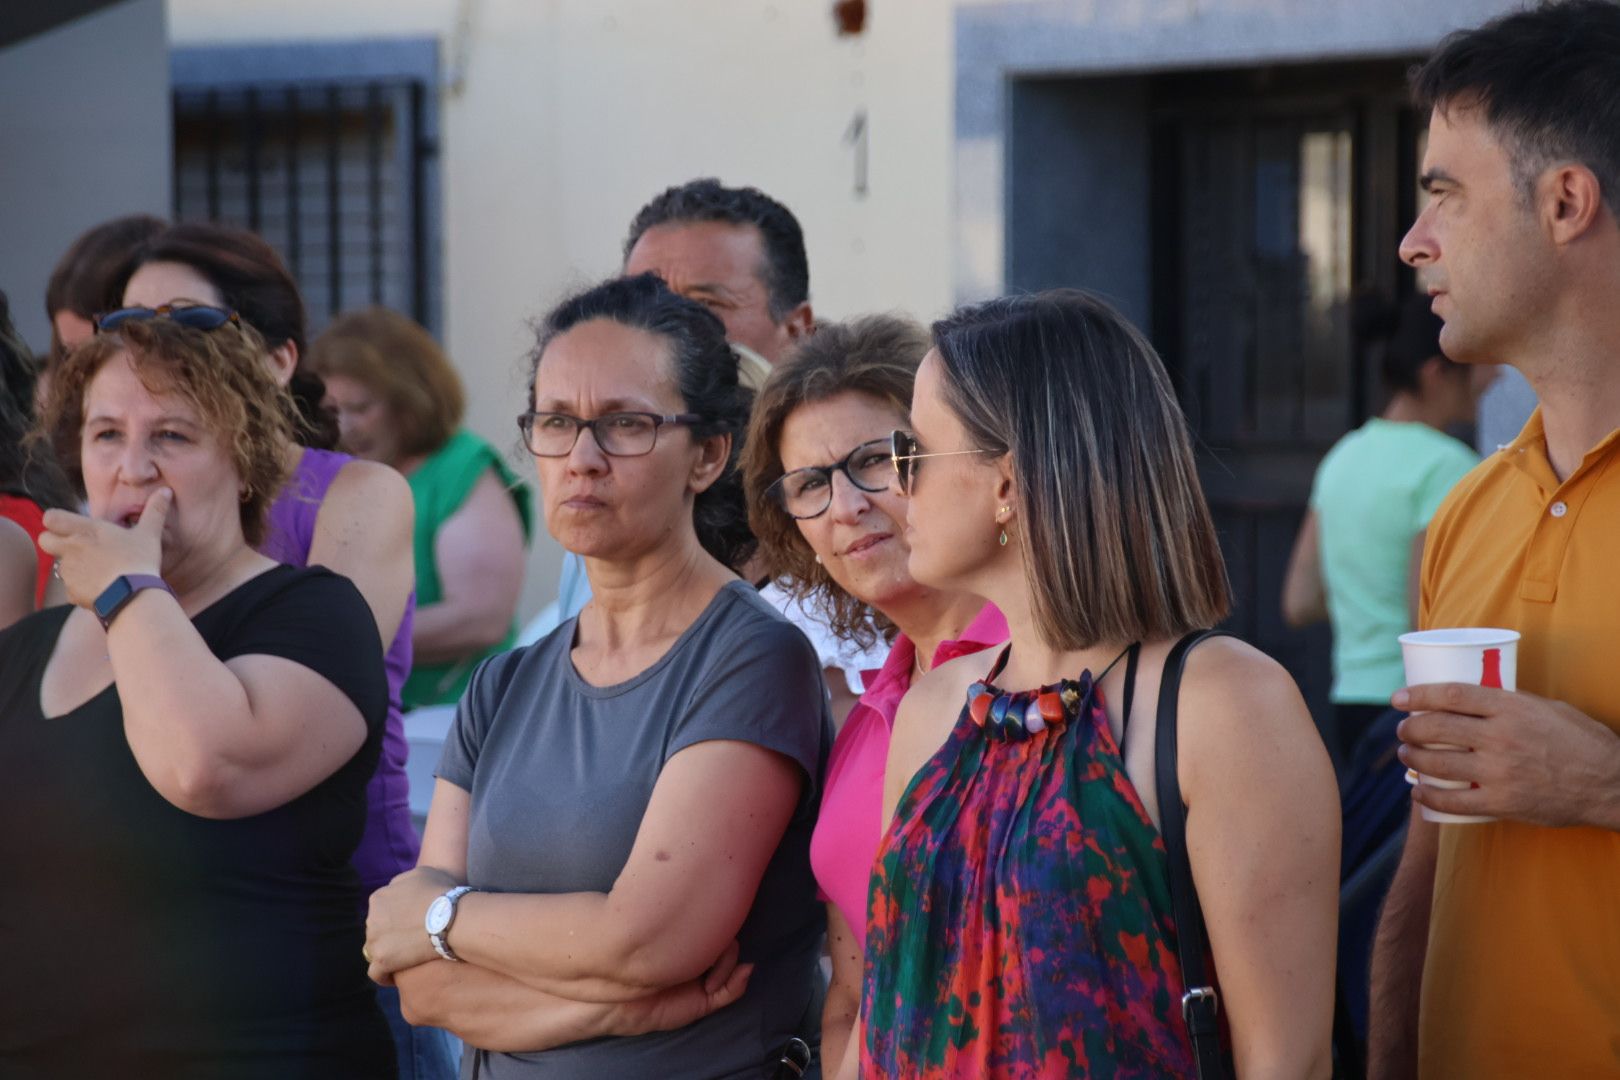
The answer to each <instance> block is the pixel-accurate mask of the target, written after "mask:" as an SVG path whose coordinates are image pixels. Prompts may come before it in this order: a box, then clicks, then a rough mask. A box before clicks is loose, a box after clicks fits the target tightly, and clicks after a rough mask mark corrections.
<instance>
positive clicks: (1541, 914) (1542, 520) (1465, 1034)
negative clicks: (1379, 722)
mask: <svg viewBox="0 0 1620 1080" xmlns="http://www.w3.org/2000/svg"><path fill="white" fill-rule="evenodd" d="M1616 458H1620V430H1617V431H1614V432H1611V433H1610V434H1609V437H1608V438H1606V439H1604V440H1603V441H1602V442H1601V443H1599V444H1598V445H1597V446H1596V447H1594V448H1593V449H1592V450H1591V452H1589V453H1588V454H1587V455H1586V457H1585V459H1584V460H1582V462H1581V464H1580V467H1579V468H1578V469H1576V470H1575V472H1574V473H1573V474H1571V475H1570V477H1569V479H1567V480H1565V481H1564V482H1563V483H1559V482H1558V478H1557V476H1556V475H1555V474H1554V473H1553V469H1552V465H1551V463H1550V462H1549V461H1548V459H1547V442H1546V435H1545V432H1544V429H1543V428H1542V425H1541V411H1540V410H1539V409H1538V410H1537V411H1536V412H1535V414H1534V415H1533V416H1531V418H1530V422H1529V423H1528V424H1526V425H1525V428H1524V431H1523V432H1522V433H1520V435H1519V437H1518V439H1517V440H1515V441H1514V442H1513V444H1512V445H1510V446H1508V447H1506V448H1505V449H1503V450H1499V451H1497V452H1496V453H1495V454H1492V455H1491V456H1490V457H1489V458H1487V459H1486V460H1485V461H1484V462H1482V463H1481V464H1480V465H1479V466H1478V467H1477V468H1476V469H1474V471H1473V472H1471V473H1469V474H1468V475H1467V476H1466V477H1464V478H1463V479H1462V480H1461V481H1460V482H1459V483H1458V484H1457V486H1456V487H1455V488H1453V489H1452V492H1451V494H1450V495H1449V496H1448V497H1447V499H1446V501H1445V503H1444V504H1442V506H1441V507H1440V511H1439V513H1438V514H1437V515H1436V516H1435V518H1434V522H1433V524H1431V525H1430V527H1429V536H1428V543H1427V548H1426V550H1425V552H1424V559H1423V594H1422V613H1421V615H1420V620H1419V621H1420V624H1421V625H1422V626H1424V627H1426V628H1429V627H1451V626H1499V627H1506V628H1508V629H1512V630H1517V631H1519V633H1520V634H1522V635H1523V637H1522V639H1521V640H1520V642H1519V672H1518V686H1519V689H1520V690H1527V691H1529V692H1531V693H1534V694H1540V695H1542V696H1543V697H1549V698H1556V699H1558V700H1560V701H1565V702H1568V703H1569V704H1571V705H1573V706H1575V707H1576V708H1578V709H1580V710H1581V711H1582V712H1584V713H1586V714H1587V715H1588V716H1591V717H1593V718H1594V719H1596V720H1599V721H1601V722H1602V723H1604V724H1607V725H1608V726H1609V727H1611V728H1614V729H1615V730H1616V731H1617V732H1620V467H1617V466H1616V465H1615V460H1616ZM1418 1054H1419V1059H1420V1063H1421V1069H1420V1075H1421V1076H1422V1077H1423V1078H1424V1080H1452V1078H1455V1077H1468V1078H1470V1080H1490V1078H1495V1077H1502V1078H1504V1080H1507V1078H1513V1080H1519V1078H1522V1077H1542V1076H1546V1077H1554V1076H1556V1077H1581V1078H1583V1080H1585V1078H1591V1077H1620V833H1614V832H1609V831H1606V830H1603V829H1593V828H1571V829H1544V828H1539V827H1537V826H1534V825H1527V824H1524V823H1522V822H1516V821H1498V822H1493V823H1490V824H1486V825H1442V826H1440V853H1439V862H1438V864H1437V866H1436V868H1435V877H1434V906H1433V912H1432V914H1431V916H1430V921H1429V949H1428V956H1427V960H1426V962H1425V965H1424V970H1423V1004H1422V1012H1421V1023H1420V1034H1419V1042H1418Z"/></svg>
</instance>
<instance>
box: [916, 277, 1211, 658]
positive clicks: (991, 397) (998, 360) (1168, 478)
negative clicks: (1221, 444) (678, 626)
mask: <svg viewBox="0 0 1620 1080" xmlns="http://www.w3.org/2000/svg"><path fill="white" fill-rule="evenodd" d="M933 332H934V344H935V347H936V348H937V349H938V351H939V357H940V361H941V364H942V367H943V371H944V375H945V379H944V385H945V392H944V393H945V401H946V404H947V405H948V407H949V408H950V409H951V411H952V412H953V413H955V415H956V416H957V418H958V419H960V420H961V422H962V424H963V426H964V427H966V429H967V432H968V435H969V437H970V438H971V439H972V440H973V442H974V444H975V445H976V446H978V447H980V448H982V449H985V450H988V451H990V452H991V453H993V454H998V455H1000V454H1007V455H1010V456H1011V459H1012V465H1013V475H1014V483H1015V485H1016V498H1017V501H1018V506H1019V518H1018V524H1017V527H1016V528H1015V529H1014V530H1013V531H1014V532H1015V534H1016V536H1017V539H1018V543H1019V545H1020V546H1021V548H1022V552H1023V560H1024V572H1025V576H1026V579H1027V582H1028V586H1029V591H1030V594H1031V597H1032V600H1033V611H1034V614H1035V620H1036V626H1037V628H1038V630H1039V632H1040V635H1041V638H1042V640H1043V641H1045V642H1046V643H1047V644H1048V645H1050V646H1052V647H1053V648H1062V649H1081V648H1087V647H1090V646H1092V645H1095V644H1099V643H1102V642H1125V641H1153V640H1162V639H1166V638H1172V637H1177V636H1180V635H1181V634H1184V633H1186V632H1187V631H1189V630H1195V629H1202V628H1206V627H1210V626H1214V625H1215V624H1216V623H1218V622H1220V621H1221V620H1222V619H1223V618H1225V617H1226V615H1227V612H1228V611H1229V610H1230V607H1231V590H1230V587H1229V585H1228V583H1227V576H1226V564H1225V562H1224V560H1223V559H1222V557H1221V550H1220V544H1219V543H1218V541H1217V539H1216V535H1215V526H1214V522H1213V520H1212V519H1211V517H1210V513H1209V506H1208V504H1207V503H1206V502H1205V500H1204V492H1203V488H1202V487H1201V486H1200V485H1199V482H1198V473H1197V468H1196V466H1195V464H1194V461H1193V452H1192V444H1191V440H1190V438H1189V436H1188V432H1187V422H1186V418H1185V417H1184V416H1183V414H1182V412H1181V407H1180V405H1179V404H1178V403H1177V401H1176V396H1175V392H1174V390H1173V389H1172V388H1171V385H1170V379H1169V376H1168V375H1167V374H1166V372H1165V370H1164V365H1163V363H1161V362H1160V360H1159V357H1158V354H1157V353H1155V352H1154V350H1153V346H1152V345H1150V344H1148V341H1147V339H1146V338H1144V337H1143V336H1142V334H1141V333H1140V332H1139V331H1138V330H1137V329H1136V328H1135V327H1134V326H1132V325H1131V324H1130V323H1129V322H1128V321H1127V320H1126V319H1125V318H1124V316H1122V315H1120V314H1119V312H1117V311H1115V310H1114V309H1113V308H1112V307H1111V306H1109V305H1108V304H1107V303H1106V302H1104V301H1103V300H1101V299H1099V298H1097V297H1096V296H1093V295H1091V294H1089V293H1086V292H1082V291H1080V290H1077V289H1058V290H1053V291H1050V292H1043V293H1037V294H1034V295H1029V296H1013V297H1004V298H1001V299H998V300H991V301H988V302H986V303H982V304H977V305H972V306H969V307H964V308H961V309H959V310H958V311H956V312H955V313H954V314H952V315H950V316H949V317H947V318H945V319H942V320H940V321H939V322H937V323H935V324H934V326H933Z"/></svg>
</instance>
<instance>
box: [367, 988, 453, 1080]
mask: <svg viewBox="0 0 1620 1080" xmlns="http://www.w3.org/2000/svg"><path fill="white" fill-rule="evenodd" d="M377 1004H378V1006H379V1007H381V1009H382V1011H383V1015H384V1016H386V1017H388V1030H389V1031H391V1032H392V1033H393V1035H394V1053H395V1054H396V1055H397V1056H398V1057H399V1080H456V1075H457V1073H458V1072H459V1068H460V1065H459V1063H460V1060H461V1040H460V1039H457V1038H456V1037H455V1036H454V1035H452V1034H450V1033H449V1032H448V1031H441V1030H440V1029H439V1028H434V1027H412V1026H411V1025H410V1024H407V1023H406V1022H405V1017H404V1015H403V1014H402V1013H401V1012H400V1008H399V991H398V990H397V989H396V988H394V987H392V986H379V987H377Z"/></svg>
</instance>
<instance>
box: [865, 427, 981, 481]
mask: <svg viewBox="0 0 1620 1080" xmlns="http://www.w3.org/2000/svg"><path fill="white" fill-rule="evenodd" d="M988 453H990V451H988V450H940V451H938V452H936V453H932V454H925V453H923V452H922V444H921V443H919V442H918V441H917V436H915V435H913V434H911V433H910V432H909V431H896V432H895V433H894V434H892V435H890V436H889V460H890V462H892V463H893V465H894V473H895V475H896V476H898V477H899V478H900V493H901V494H903V495H910V494H911V489H912V488H913V487H914V486H915V485H916V483H917V471H918V470H919V469H920V468H921V467H922V466H921V465H919V464H918V462H920V461H921V460H922V459H923V458H931V457H958V456H960V455H962V454H988Z"/></svg>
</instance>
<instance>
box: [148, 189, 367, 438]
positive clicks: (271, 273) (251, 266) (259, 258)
mask: <svg viewBox="0 0 1620 1080" xmlns="http://www.w3.org/2000/svg"><path fill="white" fill-rule="evenodd" d="M155 262H172V263H180V264H181V265H183V266H189V267H190V268H191V269H193V270H195V271H197V273H199V274H201V275H202V276H203V277H205V278H207V279H208V281H209V283H210V284H212V285H213V286H214V288H216V289H218V290H219V294H220V297H221V298H222V299H223V300H224V302H225V306H226V307H229V308H231V309H233V310H234V311H235V312H236V313H237V314H239V315H241V316H242V321H243V322H245V323H247V324H248V325H249V326H251V327H253V329H255V330H257V331H258V332H259V336H260V337H262V338H264V340H265V342H266V343H267V344H268V345H269V346H270V348H272V349H274V348H276V347H278V346H280V345H282V344H283V343H285V342H289V341H290V342H292V344H293V346H294V347H295V348H296V349H297V350H298V369H297V370H296V371H294V372H293V378H292V383H291V384H290V385H289V386H288V387H287V389H288V390H289V391H291V393H292V400H293V402H294V403H295V404H296V405H297V409H298V412H297V415H296V416H295V417H293V418H292V419H293V420H294V421H295V424H294V427H295V430H296V431H297V433H298V441H299V442H301V443H303V444H304V445H305V446H313V447H316V448H317V449H320V450H330V449H332V448H333V447H334V446H336V445H337V440H338V426H337V417H336V416H335V415H334V414H333V413H332V411H331V410H330V409H327V408H326V406H325V405H324V404H323V403H324V401H325V398H326V384H324V383H322V382H321V377H320V376H319V375H317V374H315V372H314V371H313V370H312V369H311V368H310V367H309V363H308V360H307V357H306V355H305V354H306V353H307V352H308V346H309V343H308V341H307V340H306V339H307V337H308V332H309V331H308V326H309V324H308V321H307V319H306V316H305V314H304V298H303V297H302V296H301V295H300V294H299V292H298V283H297V282H296V281H294V280H293V276H292V272H291V271H290V270H288V269H287V264H286V263H284V262H282V261H281V256H280V255H278V254H276V249H275V248H273V247H271V246H270V244H269V243H268V242H267V241H266V240H265V239H264V238H263V237H261V236H259V235H258V234H257V233H252V232H249V231H248V230H246V229H238V228H235V227H233V226H230V225H221V224H218V223H216V222H211V221H188V222H186V223H184V224H181V225H175V226H172V227H170V228H168V229H165V230H164V231H163V232H161V233H159V234H158V235H157V236H155V237H153V238H152V239H151V240H149V241H147V242H146V243H145V244H143V245H141V249H140V251H139V252H138V253H137V254H136V258H135V263H134V265H133V266H131V267H130V275H133V274H134V272H135V271H136V270H138V269H140V268H141V267H142V266H145V265H146V264H147V263H155ZM127 283H128V277H127V276H126V278H125V280H124V282H122V283H120V286H119V287H120V289H122V287H123V285H124V284H127Z"/></svg>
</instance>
